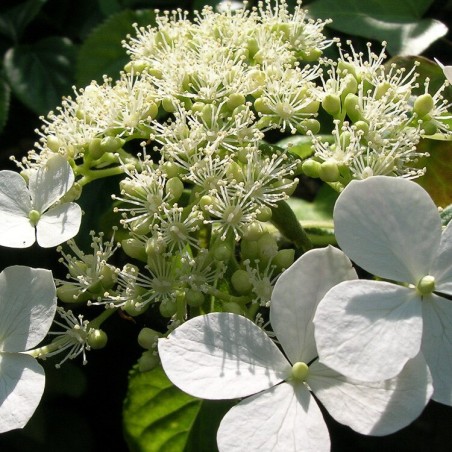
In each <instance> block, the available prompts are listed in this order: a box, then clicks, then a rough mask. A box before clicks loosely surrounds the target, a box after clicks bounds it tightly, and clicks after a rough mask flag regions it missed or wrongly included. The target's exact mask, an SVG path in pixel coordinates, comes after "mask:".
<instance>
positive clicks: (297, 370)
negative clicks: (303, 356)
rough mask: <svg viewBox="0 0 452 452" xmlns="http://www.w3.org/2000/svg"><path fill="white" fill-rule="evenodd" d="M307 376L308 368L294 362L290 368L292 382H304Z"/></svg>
mask: <svg viewBox="0 0 452 452" xmlns="http://www.w3.org/2000/svg"><path fill="white" fill-rule="evenodd" d="M308 374H309V367H308V365H307V364H306V363H303V362H300V361H299V362H296V363H295V364H294V365H293V366H292V378H293V379H294V380H299V381H305V380H306V378H307V377H308Z"/></svg>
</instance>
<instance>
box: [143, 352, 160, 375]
mask: <svg viewBox="0 0 452 452" xmlns="http://www.w3.org/2000/svg"><path fill="white" fill-rule="evenodd" d="M159 363H160V359H159V357H158V355H157V354H156V353H155V352H154V351H153V350H146V351H145V352H143V353H142V354H141V357H140V358H139V359H138V370H139V371H140V372H148V371H150V370H152V369H155V368H156V367H157V366H158V365H159Z"/></svg>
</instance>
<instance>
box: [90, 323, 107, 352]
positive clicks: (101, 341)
mask: <svg viewBox="0 0 452 452" xmlns="http://www.w3.org/2000/svg"><path fill="white" fill-rule="evenodd" d="M107 341H108V337H107V334H106V333H105V331H103V330H99V329H97V328H96V329H91V330H89V332H88V337H87V339H86V342H87V343H88V345H89V346H90V347H91V348H92V349H93V350H99V349H101V348H104V347H105V346H106V345H107Z"/></svg>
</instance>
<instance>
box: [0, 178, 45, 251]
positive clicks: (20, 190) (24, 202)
mask: <svg viewBox="0 0 452 452" xmlns="http://www.w3.org/2000/svg"><path fill="white" fill-rule="evenodd" d="M31 210H32V206H31V199H30V194H29V192H28V190H27V185H26V183H25V180H24V178H23V177H22V176H21V175H20V174H18V173H15V172H14V171H0V245H2V246H8V247H12V248H26V247H28V246H30V245H32V244H33V243H34V241H35V239H36V238H35V228H34V227H33V225H32V224H31V223H30V220H29V219H28V214H29V212H30V211H31Z"/></svg>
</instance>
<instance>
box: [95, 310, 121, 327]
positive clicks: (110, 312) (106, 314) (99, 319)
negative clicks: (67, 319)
mask: <svg viewBox="0 0 452 452" xmlns="http://www.w3.org/2000/svg"><path fill="white" fill-rule="evenodd" d="M116 311H117V309H111V308H110V309H105V311H103V312H102V313H101V314H100V315H98V316H97V317H96V318H95V319H93V320H91V321H90V322H89V323H88V327H89V328H94V329H99V327H100V326H101V325H102V323H104V322H105V320H107V319H108V318H109V317H111V316H112V315H113V314H114V313H115V312H116Z"/></svg>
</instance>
